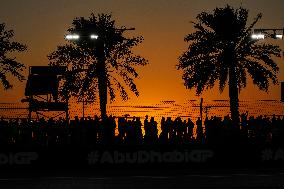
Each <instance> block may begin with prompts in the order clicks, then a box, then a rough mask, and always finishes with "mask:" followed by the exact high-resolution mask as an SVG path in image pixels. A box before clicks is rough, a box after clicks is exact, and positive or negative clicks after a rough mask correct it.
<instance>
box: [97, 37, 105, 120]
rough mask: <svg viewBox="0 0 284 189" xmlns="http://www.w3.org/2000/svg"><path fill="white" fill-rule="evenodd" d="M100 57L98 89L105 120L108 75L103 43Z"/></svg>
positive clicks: (102, 115)
mask: <svg viewBox="0 0 284 189" xmlns="http://www.w3.org/2000/svg"><path fill="white" fill-rule="evenodd" d="M98 49H99V56H98V67H97V68H98V87H99V97H100V110H101V118H102V119H103V120H105V118H106V116H107V114H106V105H107V75H106V74H107V73H106V62H105V53H104V44H103V42H101V44H100V47H99V48H98Z"/></svg>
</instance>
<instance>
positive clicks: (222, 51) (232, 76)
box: [177, 5, 281, 127]
mask: <svg viewBox="0 0 284 189" xmlns="http://www.w3.org/2000/svg"><path fill="white" fill-rule="evenodd" d="M260 18H261V14H258V15H257V17H256V18H255V19H254V21H253V22H252V23H251V24H250V25H248V26H247V19H248V10H246V9H244V8H242V7H241V8H238V9H233V8H231V7H230V6H229V5H227V6H226V7H224V8H216V9H215V10H214V12H213V13H206V12H202V13H200V14H198V16H197V20H198V22H196V23H195V22H193V24H194V28H195V29H196V31H195V32H194V33H191V34H188V35H187V36H186V37H185V41H186V42H188V43H189V46H188V50H187V51H185V52H184V53H183V54H182V55H181V56H180V57H179V64H178V65H177V68H178V69H181V70H183V77H182V78H183V80H184V85H185V86H186V87H187V88H189V89H192V88H196V93H197V95H200V94H201V93H202V91H204V89H208V88H212V87H213V86H214V84H215V83H216V81H219V89H220V92H223V90H224V88H225V86H226V84H227V83H228V85H229V98H230V111H231V118H232V121H233V124H234V125H235V126H236V127H237V126H238V124H239V102H238V96H239V92H240V91H241V89H243V88H245V87H246V85H247V74H248V75H249V76H250V77H251V78H252V80H253V83H254V84H256V85H257V86H258V88H259V89H260V90H264V91H268V88H269V84H270V82H269V81H270V80H271V81H272V83H273V84H277V82H278V81H277V72H278V70H279V67H278V66H277V64H276V62H275V61H274V60H273V59H272V57H273V56H276V57H280V56H281V55H280V53H281V49H280V48H279V46H275V45H272V44H267V43H265V42H263V41H257V40H252V39H251V37H250V36H251V31H252V28H253V27H254V26H255V24H256V23H257V22H258V21H259V20H260Z"/></svg>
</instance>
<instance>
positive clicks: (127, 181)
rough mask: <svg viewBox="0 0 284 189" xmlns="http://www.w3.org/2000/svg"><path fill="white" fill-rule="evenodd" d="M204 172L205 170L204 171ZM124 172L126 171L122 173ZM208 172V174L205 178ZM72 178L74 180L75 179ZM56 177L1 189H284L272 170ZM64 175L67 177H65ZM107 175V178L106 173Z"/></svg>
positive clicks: (18, 181) (1, 183)
mask: <svg viewBox="0 0 284 189" xmlns="http://www.w3.org/2000/svg"><path fill="white" fill-rule="evenodd" d="M203 171H205V170H203ZM122 172H123V171H122ZM206 172H208V173H207V174H206ZM72 174H73V176H72ZM79 174H81V176H76V175H78V172H77V173H70V172H69V173H65V174H62V173H54V176H33V177H27V176H25V177H9V178H2V179H0V188H1V189H2V188H3V189H5V188H13V189H22V188H23V189H26V188H28V189H34V188H40V189H45V188H48V189H53V188H54V189H57V188H60V189H65V188H66V189H75V188H124V189H125V188H135V189H140V188H141V189H146V188H283V187H284V172H281V171H271V170H232V171H230V172H222V171H218V172H212V170H207V171H205V172H199V173H198V172H196V173H193V172H192V171H188V172H187V171H185V170H183V171H179V170H173V172H171V173H165V172H163V173H162V172H161V173H158V172H157V170H154V171H153V172H151V173H146V172H144V173H139V174H138V173H137V171H134V172H132V173H130V172H128V173H126V172H123V174H122V175H116V176H114V175H113V176H103V174H101V176H99V175H93V176H92V174H90V173H87V172H84V173H82V172H81V173H79ZM64 175H65V176H64ZM106 175H108V174H107V173H106Z"/></svg>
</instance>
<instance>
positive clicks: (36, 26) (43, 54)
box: [0, 0, 284, 104]
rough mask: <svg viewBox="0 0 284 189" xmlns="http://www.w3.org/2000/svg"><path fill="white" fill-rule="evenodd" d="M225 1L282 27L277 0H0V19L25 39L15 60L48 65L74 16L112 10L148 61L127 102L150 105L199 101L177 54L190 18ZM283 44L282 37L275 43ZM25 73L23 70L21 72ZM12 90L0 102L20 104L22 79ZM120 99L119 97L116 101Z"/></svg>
mask: <svg viewBox="0 0 284 189" xmlns="http://www.w3.org/2000/svg"><path fill="white" fill-rule="evenodd" d="M226 4H229V5H232V6H234V7H239V6H240V5H242V6H243V7H245V8H247V9H249V10H250V14H249V16H250V20H251V19H253V18H254V17H255V16H256V14H257V13H259V12H260V13H263V18H262V20H261V21H260V22H259V24H258V25H257V27H260V28H261V27H265V28H271V27H272V28H283V27H284V13H283V10H284V1H279V0H231V1H228V0H227V1H224V0H80V1H79V0H48V1H47V0H1V1H0V22H5V23H6V26H7V28H8V29H13V30H14V31H15V37H14V39H15V40H17V41H20V42H23V43H25V44H26V45H27V46H28V51H27V52H26V53H23V54H17V55H16V56H17V58H18V60H19V61H21V62H22V63H24V64H25V65H27V67H28V66H33V65H47V64H48V59H47V54H49V53H51V52H52V51H54V50H55V49H56V46H57V45H59V44H64V43H65V41H64V35H65V34H66V30H67V28H68V27H69V26H70V25H71V23H72V20H73V19H74V18H75V17H81V16H83V17H88V16H89V15H90V14H91V13H92V12H93V13H95V14H97V13H112V14H113V16H114V18H115V19H116V20H117V24H118V26H121V25H125V26H126V27H135V28H136V30H135V31H131V32H128V33H129V35H142V36H143V37H144V39H145V40H144V42H143V43H142V45H141V46H140V47H139V48H137V50H136V52H137V53H139V54H141V55H142V56H144V57H145V58H147V59H148V60H149V63H150V64H149V65H148V66H146V67H143V68H138V71H139V74H140V78H139V80H137V81H136V83H137V86H138V89H139V91H140V96H139V97H138V98H136V97H135V96H131V99H130V100H129V102H128V103H129V104H149V103H155V102H158V101H161V100H175V101H177V102H178V103H181V102H185V101H186V100H189V99H198V98H199V97H197V96H195V91H189V90H186V89H185V88H184V86H183V81H182V79H181V72H180V71H177V70H176V65H177V63H178V57H179V56H180V55H181V53H182V52H183V51H184V50H185V49H186V46H187V44H186V43H185V42H184V41H183V38H184V36H185V35H186V34H188V33H191V32H193V25H192V24H191V23H190V21H195V17H196V15H197V14H198V13H200V12H202V11H212V10H213V9H214V8H215V7H216V6H218V7H223V6H225V5H226ZM274 42H275V43H276V44H279V45H280V46H281V47H282V48H283V47H284V41H283V40H282V41H281V40H278V41H274ZM277 61H278V62H279V66H280V73H279V81H284V59H283V58H282V59H278V60H277ZM25 76H27V71H26V72H25ZM249 82H250V83H249V85H248V87H247V88H246V89H245V90H243V91H242V92H241V95H240V98H241V99H246V98H248V99H251V100H254V99H280V87H279V86H275V87H271V88H270V93H268V94H267V93H265V92H260V91H259V90H258V88H257V87H256V86H252V84H251V81H249ZM13 85H14V89H12V90H8V91H4V90H3V88H2V87H1V89H0V91H1V92H0V102H20V100H21V99H22V98H23V94H24V87H25V82H23V83H20V82H15V81H14V82H13ZM202 97H204V98H205V99H228V92H227V90H225V91H224V93H223V94H222V95H220V94H219V91H218V88H216V89H214V90H210V91H206V92H204V93H203V94H202ZM117 103H119V101H118V102H117Z"/></svg>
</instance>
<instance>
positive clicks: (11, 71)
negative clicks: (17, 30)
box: [0, 23, 27, 89]
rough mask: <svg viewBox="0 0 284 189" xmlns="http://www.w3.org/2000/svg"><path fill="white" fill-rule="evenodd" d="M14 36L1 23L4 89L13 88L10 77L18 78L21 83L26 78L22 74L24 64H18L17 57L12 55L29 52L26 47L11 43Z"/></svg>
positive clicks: (0, 77) (0, 44)
mask: <svg viewBox="0 0 284 189" xmlns="http://www.w3.org/2000/svg"><path fill="white" fill-rule="evenodd" d="M13 36H14V31H13V30H6V27H5V24H4V23H0V65H1V66H0V80H1V83H2V85H3V87H4V89H10V88H12V87H13V86H12V85H11V83H10V82H9V81H8V77H9V75H11V76H13V77H16V78H17V79H18V80H19V81H23V80H24V79H25V78H24V76H23V75H22V74H21V72H22V71H23V69H24V68H25V66H24V64H22V63H20V62H18V61H17V60H16V58H15V57H13V58H11V53H14V52H22V51H25V50H27V47H26V45H24V44H21V43H19V42H14V41H11V38H13Z"/></svg>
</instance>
